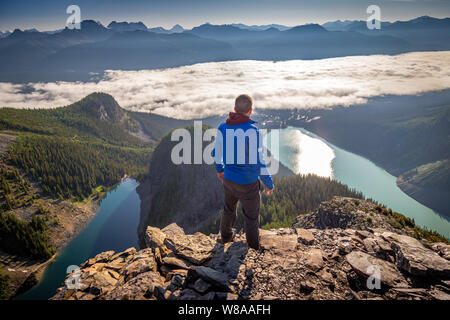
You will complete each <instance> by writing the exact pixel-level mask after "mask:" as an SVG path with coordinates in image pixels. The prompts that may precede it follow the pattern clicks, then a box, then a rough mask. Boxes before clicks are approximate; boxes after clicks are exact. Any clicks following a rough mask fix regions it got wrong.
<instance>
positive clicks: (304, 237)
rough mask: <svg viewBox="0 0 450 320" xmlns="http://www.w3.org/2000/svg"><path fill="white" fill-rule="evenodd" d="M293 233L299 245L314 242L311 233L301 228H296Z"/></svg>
mask: <svg viewBox="0 0 450 320" xmlns="http://www.w3.org/2000/svg"><path fill="white" fill-rule="evenodd" d="M295 232H296V233H297V236H298V240H299V241H300V242H301V243H303V244H312V243H313V242H314V235H313V234H312V232H311V231H309V230H306V229H302V228H296V229H295Z"/></svg>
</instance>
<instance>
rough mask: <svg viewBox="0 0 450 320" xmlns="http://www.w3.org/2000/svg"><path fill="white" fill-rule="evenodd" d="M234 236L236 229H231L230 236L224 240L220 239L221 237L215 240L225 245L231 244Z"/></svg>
mask: <svg viewBox="0 0 450 320" xmlns="http://www.w3.org/2000/svg"><path fill="white" fill-rule="evenodd" d="M235 236H236V229H234V228H233V229H231V236H230V237H227V238H226V239H222V235H220V238H219V239H217V242H219V243H222V244H225V243H227V242H233V240H234V237H235Z"/></svg>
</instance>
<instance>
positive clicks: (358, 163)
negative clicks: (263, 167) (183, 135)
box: [266, 127, 450, 238]
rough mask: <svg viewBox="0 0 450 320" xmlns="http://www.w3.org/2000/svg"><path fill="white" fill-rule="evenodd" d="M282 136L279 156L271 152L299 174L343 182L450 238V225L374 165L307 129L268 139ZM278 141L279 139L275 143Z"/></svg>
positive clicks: (283, 131)
mask: <svg viewBox="0 0 450 320" xmlns="http://www.w3.org/2000/svg"><path fill="white" fill-rule="evenodd" d="M276 134H278V135H279V141H280V142H279V152H278V153H277V152H276V151H275V150H271V149H273V148H271V147H270V144H269V146H268V149H269V150H270V151H271V152H272V153H273V154H274V156H275V157H277V158H278V160H280V162H281V163H283V164H284V165H285V166H287V167H288V168H289V169H291V170H292V171H294V172H295V173H302V174H307V173H314V174H317V175H319V176H324V177H330V178H332V179H335V180H337V181H340V182H342V183H344V184H346V185H348V186H349V187H350V188H354V189H356V190H358V191H361V192H362V193H363V194H364V196H365V197H366V198H372V199H373V200H376V201H377V202H379V203H382V204H384V205H386V206H387V207H389V208H392V210H394V211H397V212H400V213H402V214H404V215H406V216H408V217H410V218H413V219H414V220H415V222H416V224H418V225H420V226H425V227H427V228H428V229H431V230H436V231H438V232H439V233H441V234H443V235H445V236H446V237H448V238H449V237H450V221H449V220H448V219H447V218H446V217H445V216H443V215H440V214H439V213H437V212H435V211H433V210H432V209H430V208H428V207H426V206H424V205H422V204H420V203H419V202H417V201H416V200H414V199H413V198H411V197H410V196H408V195H407V194H406V193H404V192H403V191H402V190H401V189H400V188H399V187H398V186H397V184H396V179H397V178H396V177H394V176H393V175H391V174H389V173H388V172H387V171H386V170H384V169H382V168H380V167H379V166H377V165H376V164H374V163H373V162H372V161H370V160H367V159H366V158H364V157H361V156H359V155H356V154H354V153H351V152H348V151H345V150H343V149H341V148H338V147H336V146H335V145H333V144H331V143H329V142H328V141H326V140H324V139H322V138H320V137H319V136H317V135H315V134H314V133H311V132H309V131H307V130H305V129H303V128H294V127H288V128H285V129H279V130H278V129H277V130H271V131H270V132H269V133H268V135H267V138H266V139H268V141H273V138H272V136H273V137H276ZM275 140H278V139H275Z"/></svg>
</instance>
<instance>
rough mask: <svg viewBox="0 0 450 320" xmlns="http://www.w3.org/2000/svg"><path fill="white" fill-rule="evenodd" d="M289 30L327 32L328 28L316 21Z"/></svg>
mask: <svg viewBox="0 0 450 320" xmlns="http://www.w3.org/2000/svg"><path fill="white" fill-rule="evenodd" d="M287 31H288V32H325V31H327V30H326V29H325V28H324V27H322V26H320V25H318V24H316V23H311V24H304V25H301V26H296V27H293V28H291V29H289V30H287Z"/></svg>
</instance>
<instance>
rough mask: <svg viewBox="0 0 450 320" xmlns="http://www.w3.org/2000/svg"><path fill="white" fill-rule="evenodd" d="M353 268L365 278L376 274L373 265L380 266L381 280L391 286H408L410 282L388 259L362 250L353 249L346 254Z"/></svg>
mask: <svg viewBox="0 0 450 320" xmlns="http://www.w3.org/2000/svg"><path fill="white" fill-rule="evenodd" d="M345 259H346V261H347V262H348V263H349V264H350V266H351V267H352V269H353V270H354V271H355V272H356V273H357V274H359V275H362V276H363V277H365V278H368V277H370V276H373V275H374V269H373V266H375V267H376V268H379V271H380V282H381V283H382V284H385V285H387V286H389V287H407V286H408V283H407V282H406V279H405V278H404V277H403V275H402V274H401V272H400V271H398V270H397V268H396V267H395V265H393V264H392V263H389V262H387V261H384V260H381V259H378V258H375V257H373V256H371V255H369V254H367V253H364V252H362V251H358V250H355V251H352V252H350V253H349V254H348V255H346V256H345Z"/></svg>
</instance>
